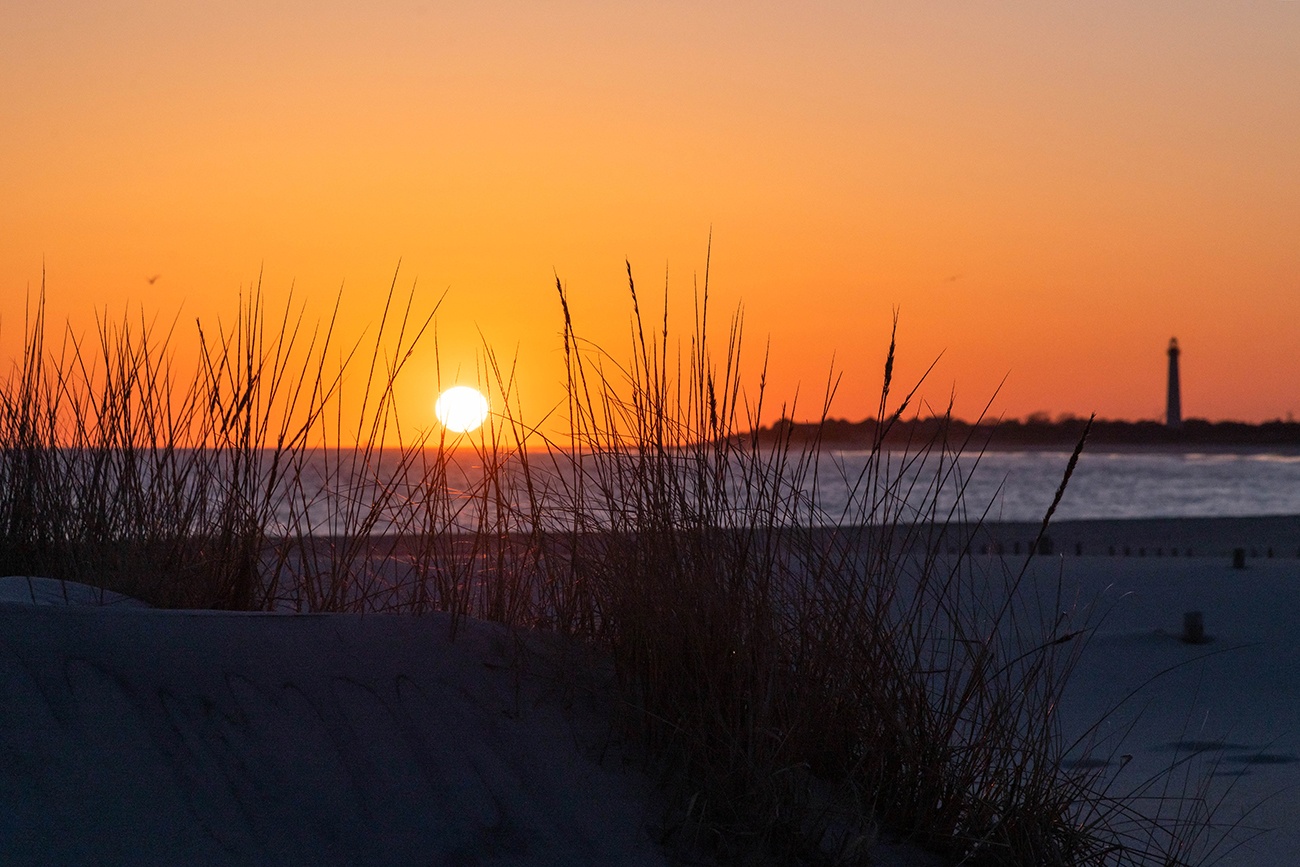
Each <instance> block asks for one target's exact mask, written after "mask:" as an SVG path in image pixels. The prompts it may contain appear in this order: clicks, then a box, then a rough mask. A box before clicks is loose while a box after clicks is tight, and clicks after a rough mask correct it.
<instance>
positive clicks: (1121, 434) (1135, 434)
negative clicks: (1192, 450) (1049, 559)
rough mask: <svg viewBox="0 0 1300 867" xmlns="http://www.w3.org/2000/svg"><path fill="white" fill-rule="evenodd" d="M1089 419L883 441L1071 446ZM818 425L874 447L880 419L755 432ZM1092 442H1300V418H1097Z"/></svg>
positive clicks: (1037, 418)
mask: <svg viewBox="0 0 1300 867" xmlns="http://www.w3.org/2000/svg"><path fill="white" fill-rule="evenodd" d="M1086 423H1087V419H1084V418H1079V417H1077V416H1072V415H1066V416H1061V417H1059V418H1057V419H1055V420H1052V419H1050V418H1049V417H1048V416H1047V415H1046V414H1039V413H1036V414H1034V415H1031V416H1029V417H1028V418H1026V419H1024V420H1023V421H1022V420H1020V419H1007V420H1003V421H983V422H979V423H978V424H972V423H970V422H966V421H962V420H960V419H949V418H943V417H939V416H935V417H930V418H913V419H898V420H897V421H895V422H893V423H892V424H891V425H889V427H888V431H887V434H886V436H885V437H884V442H885V443H886V444H888V445H900V446H901V445H904V444H906V443H908V442H911V443H913V444H915V445H920V444H922V443H925V442H929V441H931V440H934V439H936V438H946V439H947V441H948V442H950V443H953V444H962V443H965V444H967V445H968V446H969V447H971V448H994V449H999V448H1001V449H1006V448H1021V447H1029V446H1033V447H1062V448H1071V447H1073V446H1074V444H1075V443H1076V442H1078V440H1079V436H1080V435H1081V434H1082V433H1083V428H1084V425H1085V424H1086ZM819 431H820V437H821V441H822V442H824V443H827V444H829V445H834V446H837V447H849V448H852V447H862V448H870V447H871V445H872V443H874V442H875V441H876V434H877V422H876V420H875V419H867V420H866V421H856V422H855V421H847V420H845V419H827V420H826V421H825V422H822V423H821V424H817V423H805V422H795V421H791V420H790V419H786V418H783V419H780V420H778V421H777V422H775V423H773V424H772V425H771V426H768V427H761V428H759V429H758V431H757V434H758V437H759V439H760V440H762V441H777V440H786V439H787V438H788V439H789V440H790V441H791V442H793V443H806V442H811V441H812V440H813V439H815V438H816V437H817V436H818V433H819ZM1088 442H1089V444H1090V445H1092V446H1099V445H1110V446H1191V447H1196V446H1300V422H1295V421H1281V420H1278V421H1267V422H1263V423H1260V424H1248V423H1246V422H1239V421H1207V420H1205V419H1199V418H1191V419H1186V420H1184V421H1183V424H1182V427H1180V428H1177V429H1174V428H1169V427H1166V426H1165V425H1164V424H1162V423H1161V422H1156V421H1109V420H1106V419H1097V420H1096V421H1094V422H1093V423H1092V431H1091V432H1090V433H1089V435H1088Z"/></svg>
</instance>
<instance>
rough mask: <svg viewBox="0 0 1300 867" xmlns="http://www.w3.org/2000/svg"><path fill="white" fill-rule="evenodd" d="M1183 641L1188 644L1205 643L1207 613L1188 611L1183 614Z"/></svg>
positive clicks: (1206, 639)
mask: <svg viewBox="0 0 1300 867" xmlns="http://www.w3.org/2000/svg"><path fill="white" fill-rule="evenodd" d="M1183 641H1185V642H1187V643H1188V644H1205V643H1206V642H1207V641H1209V639H1208V638H1206V637H1205V615H1204V614H1203V613H1201V612H1200V611H1188V612H1187V613H1186V614H1184V615H1183Z"/></svg>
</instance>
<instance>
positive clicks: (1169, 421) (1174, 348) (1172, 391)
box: [1165, 337, 1183, 430]
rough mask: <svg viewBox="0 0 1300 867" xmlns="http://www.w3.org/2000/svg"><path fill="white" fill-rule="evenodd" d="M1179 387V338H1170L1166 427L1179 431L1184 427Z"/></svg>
mask: <svg viewBox="0 0 1300 867" xmlns="http://www.w3.org/2000/svg"><path fill="white" fill-rule="evenodd" d="M1179 392H1180V389H1179V387H1178V338H1177V337H1171V338H1169V390H1168V393H1167V394H1166V396H1165V427H1167V428H1169V429H1170V430H1178V429H1179V428H1181V427H1182V426H1183V402H1182V398H1181V396H1180V394H1179Z"/></svg>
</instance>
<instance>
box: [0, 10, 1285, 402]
mask: <svg viewBox="0 0 1300 867" xmlns="http://www.w3.org/2000/svg"><path fill="white" fill-rule="evenodd" d="M796 5H798V7H799V8H795V7H796ZM804 7H807V8H804ZM0 16H2V17H3V26H0V127H2V128H3V130H4V135H3V136H0V295H2V296H3V300H0V342H3V344H4V346H5V348H6V352H5V355H6V356H8V355H10V353H11V352H12V345H13V340H14V338H15V337H16V336H17V335H18V334H19V332H20V329H21V317H22V309H23V298H24V296H25V294H26V293H27V292H28V291H29V290H31V289H35V288H36V287H38V286H39V285H40V282H41V275H42V268H44V270H45V275H46V285H47V292H48V299H49V301H48V303H49V310H50V313H51V315H52V316H53V317H56V318H59V319H62V318H63V317H71V318H72V319H73V320H74V322H79V323H82V324H86V323H93V316H94V313H95V311H96V310H104V309H107V310H109V311H110V313H120V312H121V311H122V310H125V309H126V308H127V307H128V306H130V305H137V306H142V307H143V308H145V309H146V310H149V311H154V312H157V313H159V314H160V315H162V316H164V317H171V316H175V315H177V313H179V314H180V316H181V319H182V321H189V320H191V319H192V318H193V317H195V316H202V317H204V318H205V321H206V320H207V319H208V318H215V317H217V316H218V315H221V316H227V317H228V316H229V315H230V313H231V312H232V311H233V309H234V306H235V304H236V302H237V299H238V297H239V295H240V293H241V291H242V292H247V291H248V287H249V286H250V285H251V284H253V283H255V282H256V281H257V280H258V277H259V274H260V275H261V280H262V285H263V287H264V289H265V290H266V292H267V293H268V294H269V295H270V296H271V297H272V298H275V299H283V298H284V297H285V296H286V295H287V293H288V291H289V289H290V287H291V286H292V287H294V292H295V295H296V297H297V298H300V299H307V300H308V301H309V303H310V305H311V306H312V308H313V309H314V310H316V311H317V312H318V313H321V314H323V313H325V312H327V310H328V308H329V306H330V304H331V302H332V300H333V298H334V295H335V294H336V293H337V292H338V290H339V288H340V286H341V287H342V288H343V293H344V295H343V297H344V301H343V303H344V310H345V314H346V317H345V322H346V324H347V326H348V328H350V329H356V330H358V331H359V330H360V329H361V327H362V326H364V325H365V324H366V323H368V322H370V321H372V320H373V319H374V317H375V316H376V315H377V313H378V306H377V303H376V297H377V295H379V294H380V293H382V291H383V290H385V289H386V288H387V286H388V285H389V283H390V281H391V280H392V277H393V273H394V271H395V269H396V268H397V265H398V262H399V261H400V262H401V271H400V274H399V276H398V278H397V282H398V286H399V288H401V289H403V290H406V289H409V288H410V287H411V286H412V285H413V284H414V286H415V287H416V292H417V297H418V299H419V300H420V303H421V304H422V305H425V306H429V305H432V304H433V302H434V301H436V299H437V298H439V297H440V296H442V294H443V292H444V291H446V293H447V294H446V298H445V301H444V303H443V306H442V308H441V310H440V313H439V322H438V337H439V342H438V353H439V361H440V364H441V368H442V377H443V380H444V384H451V383H450V382H449V381H448V380H450V379H457V378H459V379H464V380H470V381H472V380H473V379H474V375H473V370H474V369H475V366H476V364H478V363H479V362H480V360H481V357H482V354H483V346H484V343H485V342H486V344H487V345H489V346H491V347H492V348H493V350H494V351H496V352H497V353H498V354H500V355H502V356H504V357H511V356H516V355H517V357H518V365H519V367H518V370H519V388H520V390H521V394H522V399H523V401H524V408H525V410H526V411H527V412H531V413H540V412H543V411H544V410H545V408H547V407H550V406H553V405H555V404H556V403H557V402H558V401H559V400H560V390H559V389H560V382H561V380H562V371H561V367H560V358H561V351H560V347H561V344H560V341H559V336H558V335H559V330H560V326H561V318H560V312H559V307H558V304H557V301H556V297H555V290H554V283H555V279H556V277H557V276H558V277H559V279H560V280H561V281H562V282H563V283H564V284H565V285H566V287H567V290H568V292H569V294H570V301H571V303H572V305H573V309H574V314H575V319H576V324H577V327H578V328H579V330H580V331H581V332H583V333H584V334H586V335H588V336H590V337H592V338H593V339H595V340H596V341H597V342H599V343H600V344H601V345H602V346H604V347H605V348H606V349H608V350H609V351H610V352H612V353H613V354H614V355H615V356H620V355H622V354H623V349H624V346H625V345H626V341H627V333H628V330H627V316H628V311H629V305H628V302H627V293H626V279H625V276H624V260H625V258H626V259H627V260H630V262H631V264H632V267H633V269H634V271H635V273H636V275H637V278H638V287H639V288H640V289H641V290H642V292H643V297H644V298H649V299H654V301H653V302H652V303H650V302H647V304H648V306H651V307H654V308H656V309H657V307H658V303H659V302H658V299H659V298H660V296H661V295H662V289H663V284H664V278H665V274H667V276H668V281H669V284H670V286H671V287H672V295H671V300H670V306H671V312H672V315H673V317H674V321H676V322H680V323H685V322H689V318H690V314H691V305H692V292H693V286H694V284H695V281H696V280H697V277H702V274H703V269H704V266H705V261H706V253H707V251H708V248H709V242H710V236H711V237H712V262H711V278H710V279H711V288H712V290H713V304H714V305H715V306H714V310H715V311H717V312H718V313H719V314H721V313H724V312H727V311H730V310H733V309H735V308H736V307H737V306H738V305H741V304H743V306H744V310H745V327H746V334H747V337H748V345H749V352H750V356H751V357H752V358H754V359H755V360H756V359H757V357H758V356H759V355H761V353H762V351H763V349H764V345H765V343H766V342H767V341H768V340H769V339H770V353H771V359H772V361H771V369H770V371H769V375H768V388H769V398H768V399H769V402H771V403H773V404H776V403H779V402H781V401H783V400H788V399H790V398H791V397H792V395H793V394H794V392H795V390H796V388H799V387H801V388H802V396H801V398H800V406H801V408H802V409H801V411H798V412H796V416H798V417H801V418H807V417H811V416H813V415H815V413H816V410H817V408H818V405H819V398H818V395H819V394H820V392H821V390H822V388H823V386H824V384H825V381H826V378H827V371H828V369H829V368H830V365H831V363H832V360H833V361H834V364H835V367H836V368H837V369H838V370H840V371H842V372H843V375H844V380H843V383H842V385H841V390H840V395H839V399H838V400H837V402H836V404H835V407H834V409H833V410H832V414H833V415H835V416H839V417H848V418H855V419H856V418H862V417H864V416H866V415H868V414H871V413H872V412H874V408H875V404H876V401H877V397H878V388H879V379H880V368H881V363H882V361H883V357H884V352H885V349H886V346H887V342H888V332H889V326H890V320H891V316H892V314H893V311H894V310H897V311H898V314H899V351H900V364H899V368H898V373H899V376H900V379H901V380H903V381H908V380H910V379H912V378H915V377H916V376H918V375H919V374H920V373H921V371H922V370H924V368H925V367H926V366H927V365H928V364H929V363H930V362H931V361H932V360H933V359H934V358H936V357H939V356H942V357H941V359H940V361H939V363H938V365H937V367H936V369H935V371H934V373H933V374H932V379H931V384H930V389H929V391H928V392H927V393H928V394H929V397H930V400H931V401H932V402H934V403H935V404H937V405H938V406H939V407H940V408H942V405H943V404H944V403H946V401H947V398H948V395H949V394H950V393H952V392H954V391H955V393H956V396H957V411H958V414H960V415H963V416H965V417H972V416H973V415H975V414H976V413H977V412H978V411H979V410H980V409H981V408H982V407H983V405H984V403H985V402H986V401H987V400H988V399H989V397H990V396H991V395H992V394H993V392H994V390H995V389H996V388H997V387H998V384H999V383H1000V382H1002V380H1003V379H1004V377H1005V380H1006V381H1005V385H1003V386H1002V389H1001V392H1000V393H999V394H998V397H997V399H996V400H995V402H994V412H995V414H1005V415H1008V416H1025V415H1027V414H1029V413H1032V412H1038V411H1044V412H1048V413H1050V414H1052V415H1058V414H1063V413H1074V414H1087V413H1090V412H1096V413H1097V414H1098V415H1100V416H1103V417H1107V418H1117V419H1142V418H1151V419H1154V418H1158V417H1160V416H1161V414H1162V412H1163V408H1164V374H1165V355H1164V353H1165V347H1166V345H1167V343H1168V341H1169V338H1170V337H1171V336H1175V335H1176V336H1177V337H1178V340H1179V343H1180V345H1181V346H1182V349H1183V354H1182V358H1181V365H1182V384H1183V412H1184V415H1185V416H1187V417H1204V418H1210V419H1216V420H1217V419H1239V420H1246V421H1261V420H1266V419H1273V418H1285V417H1287V416H1288V415H1289V414H1290V413H1293V412H1300V386H1298V385H1297V383H1300V351H1298V348H1300V3H1297V2H1285V0H1274V2H1245V3H1232V4H1227V3H1202V2H1161V3H1147V2H1143V3H1131V2H1123V3H1118V2H1097V3H1088V4H1077V3H1060V2H1045V3H1035V4H1002V3H997V4H995V3H970V4H947V3H945V4H938V3H934V4H906V5H904V4H895V3H888V4H886V3H863V2H855V3H842V4H841V3H819V4H784V3H756V2H749V3H743V4H742V3H715V4H708V5H707V8H704V7H703V6H702V5H701V4H694V3H670V2H655V3H647V4H610V3H594V2H573V0H561V2H554V3H546V4H541V3H537V4H532V3H500V2H475V3H457V2H437V3H433V2H429V3H421V2H415V0H401V2H386V3H376V4H373V5H372V4H363V3H360V2H328V0H327V2H312V3H293V2H285V3H277V4H264V3H260V2H258V3H253V2H247V0H226V2H220V3H216V2H212V3H195V4H174V3H164V2H155V3H146V2H136V3H123V2H112V0H110V2H94V3H91V2H64V3H57V4H55V3H44V2H39V3H38V2H28V0H0ZM155 275H159V276H158V277H157V279H156V280H155V281H154V282H152V283H150V282H149V278H151V277H154V276H155ZM457 371H459V372H460V376H459V377H458V376H457ZM409 376H410V379H409V380H408V384H407V386H405V387H406V388H408V389H409V396H408V397H407V398H406V400H409V407H408V408H407V410H406V413H407V417H408V418H409V420H410V421H411V422H412V423H414V424H416V425H417V426H418V425H427V424H431V423H432V402H433V395H432V389H433V376H434V374H433V364H432V362H431V360H430V359H429V358H428V357H426V356H421V357H420V358H418V359H416V362H415V363H414V365H413V367H412V370H411V373H410V375H409ZM426 392H427V393H428V395H427V399H425V393H426ZM768 420H769V421H770V418H769V419H768Z"/></svg>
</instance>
